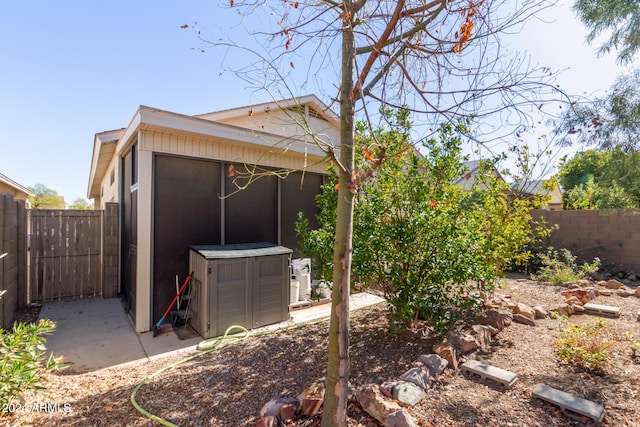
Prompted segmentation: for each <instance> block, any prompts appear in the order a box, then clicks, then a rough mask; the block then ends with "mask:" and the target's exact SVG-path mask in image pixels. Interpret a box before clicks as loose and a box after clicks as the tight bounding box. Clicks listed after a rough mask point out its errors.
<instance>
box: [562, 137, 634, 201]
mask: <svg viewBox="0 0 640 427" xmlns="http://www.w3.org/2000/svg"><path fill="white" fill-rule="evenodd" d="M559 182H560V185H561V186H562V188H563V191H564V196H563V203H564V205H565V209H612V208H628V207H638V206H640V153H638V152H635V151H632V152H627V151H624V150H622V149H612V150H598V149H592V150H586V151H582V152H579V153H577V154H576V155H575V156H573V157H572V158H571V159H569V160H567V159H566V158H563V159H561V162H560V167H559Z"/></svg>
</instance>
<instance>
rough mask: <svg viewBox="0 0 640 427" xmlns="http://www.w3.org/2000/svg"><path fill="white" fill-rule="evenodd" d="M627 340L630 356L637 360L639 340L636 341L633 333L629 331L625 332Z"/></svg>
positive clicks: (639, 351)
mask: <svg viewBox="0 0 640 427" xmlns="http://www.w3.org/2000/svg"><path fill="white" fill-rule="evenodd" d="M627 340H628V341H629V342H630V344H629V346H630V348H631V358H632V359H634V360H636V361H637V360H638V359H640V341H636V340H635V339H634V338H633V333H632V332H631V331H628V332H627Z"/></svg>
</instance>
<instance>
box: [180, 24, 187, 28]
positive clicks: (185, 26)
mask: <svg viewBox="0 0 640 427" xmlns="http://www.w3.org/2000/svg"><path fill="white" fill-rule="evenodd" d="M180 28H189V24H184V25H182V26H181V27H180Z"/></svg>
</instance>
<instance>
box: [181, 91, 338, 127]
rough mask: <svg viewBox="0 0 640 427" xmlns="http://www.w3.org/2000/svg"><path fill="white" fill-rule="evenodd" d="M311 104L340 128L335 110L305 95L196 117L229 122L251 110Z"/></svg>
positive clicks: (313, 97)
mask: <svg viewBox="0 0 640 427" xmlns="http://www.w3.org/2000/svg"><path fill="white" fill-rule="evenodd" d="M310 104H311V105H314V106H315V107H316V108H314V110H315V111H317V112H318V113H320V115H321V116H322V117H324V118H325V119H326V120H327V121H328V122H329V123H331V124H332V125H333V126H334V127H336V129H337V128H339V127H340V119H339V117H338V115H337V114H336V113H335V112H334V111H333V110H331V108H329V107H328V106H327V105H326V104H325V103H323V102H322V101H320V99H319V98H318V97H317V96H315V95H305V96H301V97H299V98H289V99H283V100H279V101H271V102H264V103H262V104H256V105H247V106H243V107H238V108H231V109H228V110H222V111H216V112H210V113H205V114H198V115H196V116H194V117H197V118H201V117H205V116H206V117H207V120H227V119H232V118H235V117H241V116H245V115H247V112H248V111H249V110H250V109H252V110H254V111H255V112H259V111H270V110H274V111H275V110H279V109H281V110H284V109H287V108H291V107H296V106H304V105H310Z"/></svg>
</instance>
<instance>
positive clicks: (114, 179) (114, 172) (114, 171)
mask: <svg viewBox="0 0 640 427" xmlns="http://www.w3.org/2000/svg"><path fill="white" fill-rule="evenodd" d="M109 181H111V182H110V185H113V183H114V182H115V181H116V168H113V169H111V176H110V177H109Z"/></svg>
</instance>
